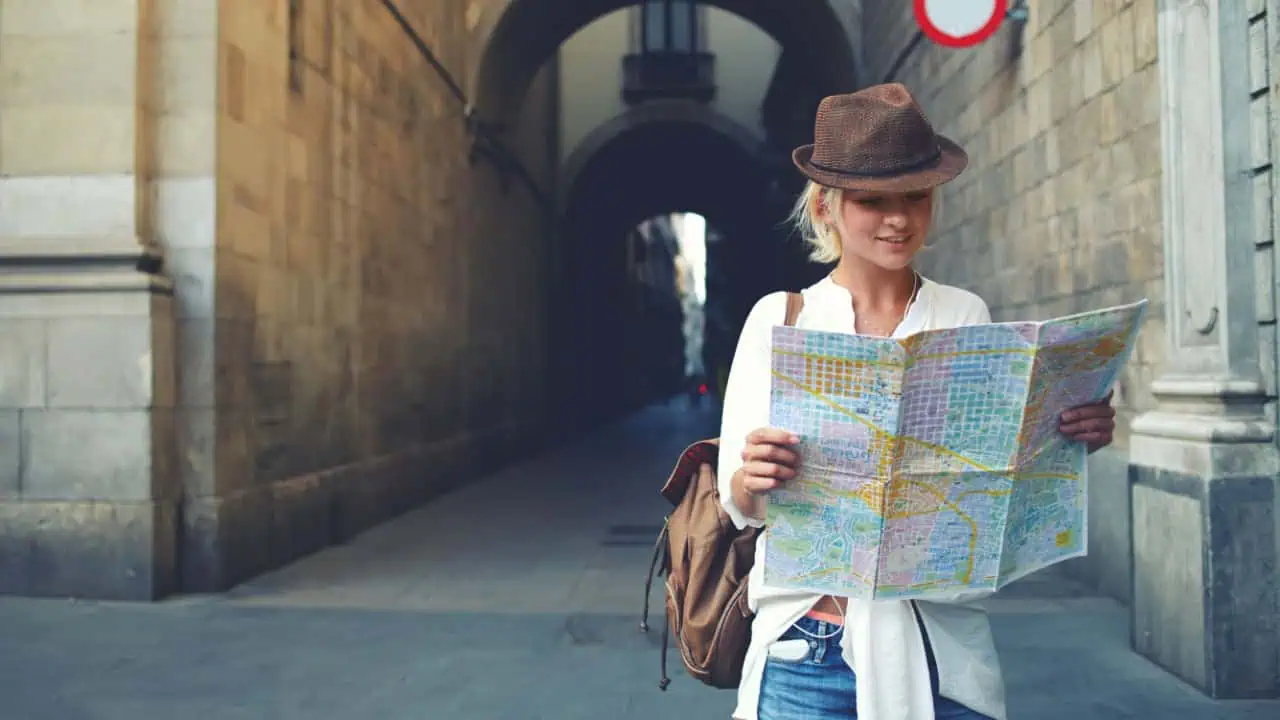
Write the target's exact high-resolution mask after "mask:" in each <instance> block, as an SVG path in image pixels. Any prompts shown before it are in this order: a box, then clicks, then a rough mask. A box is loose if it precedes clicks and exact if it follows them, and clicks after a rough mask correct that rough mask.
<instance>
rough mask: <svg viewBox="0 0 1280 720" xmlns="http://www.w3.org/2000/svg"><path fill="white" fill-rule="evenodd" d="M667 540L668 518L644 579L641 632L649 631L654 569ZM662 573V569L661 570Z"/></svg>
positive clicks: (665, 519) (664, 522) (663, 521)
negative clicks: (650, 593) (650, 597)
mask: <svg viewBox="0 0 1280 720" xmlns="http://www.w3.org/2000/svg"><path fill="white" fill-rule="evenodd" d="M666 541H667V518H663V520H662V530H661V531H660V532H659V533H658V540H657V541H656V542H655V543H654V544H653V557H651V558H650V559H649V575H648V577H646V578H645V580H644V612H643V613H642V614H641V616H640V632H642V633H647V632H649V590H650V589H651V588H652V587H653V575H654V569H655V568H657V567H658V558H660V557H662V556H663V552H662V550H663V548H664V547H666ZM659 575H661V571H659Z"/></svg>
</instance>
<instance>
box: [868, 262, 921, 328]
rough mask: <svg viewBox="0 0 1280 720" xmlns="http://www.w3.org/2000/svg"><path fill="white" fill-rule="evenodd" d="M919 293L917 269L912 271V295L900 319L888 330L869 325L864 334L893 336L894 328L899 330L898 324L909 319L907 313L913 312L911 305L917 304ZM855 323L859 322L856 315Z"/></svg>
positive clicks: (908, 298)
mask: <svg viewBox="0 0 1280 720" xmlns="http://www.w3.org/2000/svg"><path fill="white" fill-rule="evenodd" d="M919 293H920V274H919V273H917V272H915V271H912V272H911V295H910V296H908V297H907V304H906V305H904V306H903V308H902V315H900V316H899V317H898V321H897V322H896V323H894V324H893V326H892V327H890V328H889V329H888V330H885V329H884V328H882V327H879V326H877V327H867V328H865V330H867V331H868V332H866V333H862V334H869V335H875V336H878V337H890V336H892V335H893V331H894V330H897V329H898V326H899V325H901V324H902V322H903V321H904V320H906V319H907V313H909V312H911V306H912V305H914V304H915V302H916V296H917V295H918V294H919ZM854 324H855V325H856V324H857V319H856V317H855V320H854ZM854 332H857V328H856V327H855V328H854Z"/></svg>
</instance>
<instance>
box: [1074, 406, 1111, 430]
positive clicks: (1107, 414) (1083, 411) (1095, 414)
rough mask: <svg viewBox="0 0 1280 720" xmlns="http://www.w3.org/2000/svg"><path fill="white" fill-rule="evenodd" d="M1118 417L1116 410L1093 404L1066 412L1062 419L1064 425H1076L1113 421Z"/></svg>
mask: <svg viewBox="0 0 1280 720" xmlns="http://www.w3.org/2000/svg"><path fill="white" fill-rule="evenodd" d="M1115 416H1116V409H1115V408H1113V407H1111V406H1110V405H1108V404H1102V403H1097V404H1091V405H1081V406H1080V407H1074V408H1071V409H1070V410H1066V411H1064V412H1063V413H1062V417H1061V418H1060V420H1061V423H1062V425H1064V426H1066V425H1074V424H1076V423H1078V422H1080V421H1083V420H1092V419H1106V420H1112V419H1113V418H1115Z"/></svg>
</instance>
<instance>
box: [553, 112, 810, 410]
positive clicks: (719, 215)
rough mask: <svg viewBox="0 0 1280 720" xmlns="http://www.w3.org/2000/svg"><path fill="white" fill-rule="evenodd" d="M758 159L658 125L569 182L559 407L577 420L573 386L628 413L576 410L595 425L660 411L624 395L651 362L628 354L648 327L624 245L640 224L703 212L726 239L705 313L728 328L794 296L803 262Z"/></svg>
mask: <svg viewBox="0 0 1280 720" xmlns="http://www.w3.org/2000/svg"><path fill="white" fill-rule="evenodd" d="M754 150H755V149H754V148H750V147H744V146H742V145H741V144H739V143H736V142H735V141H734V138H732V137H729V136H727V135H725V134H724V133H722V132H721V131H719V130H717V129H715V128H712V127H708V126H707V125H704V124H698V123H695V122H680V121H656V122H651V123H646V124H643V125H640V126H637V127H634V128H630V129H627V130H625V131H623V132H621V133H619V134H618V135H617V136H616V137H614V138H613V139H611V140H610V141H609V142H608V143H607V144H605V145H604V146H602V147H600V148H599V149H598V150H596V151H595V152H594V154H593V155H592V156H591V158H590V159H589V160H588V161H587V162H586V163H585V165H584V166H583V167H582V168H581V171H580V172H578V173H577V174H576V175H574V176H573V177H572V184H571V185H570V186H569V189H568V192H567V196H568V200H567V203H566V212H565V216H564V224H563V226H562V232H563V233H564V235H563V243H564V245H563V248H564V255H563V258H564V263H565V271H564V274H563V275H562V277H564V278H565V287H564V293H565V294H564V296H563V297H562V298H561V302H562V303H563V304H561V305H559V306H558V307H557V308H556V314H555V316H554V317H555V318H556V319H557V321H559V322H562V323H563V325H557V327H561V328H563V330H564V335H563V336H560V338H558V340H557V342H555V343H553V347H554V348H556V350H557V352H558V353H563V354H562V355H561V356H560V357H559V358H558V359H556V360H553V369H554V370H555V371H557V372H563V373H564V375H563V380H562V382H564V383H565V384H564V386H563V387H565V388H566V389H565V391H564V392H563V393H560V392H557V393H556V396H557V397H560V398H564V399H566V401H568V402H567V403H566V405H564V406H561V407H564V408H565V409H567V410H568V411H569V412H570V413H573V412H574V408H573V405H572V401H569V398H572V397H574V395H573V394H572V392H571V390H570V389H569V388H570V387H572V386H579V387H589V388H599V389H605V388H608V389H609V390H610V391H611V392H617V396H618V398H619V402H620V403H624V404H620V405H619V407H617V408H609V409H605V408H600V407H598V406H597V407H595V408H592V407H591V406H590V405H582V406H579V407H578V409H577V412H578V413H579V415H580V416H581V414H582V413H586V414H587V415H586V417H590V415H591V414H594V413H598V412H601V411H605V412H607V411H608V410H614V411H617V410H626V409H634V407H635V404H636V403H637V401H639V402H644V401H655V400H659V399H661V398H660V397H647V398H646V397H643V396H640V397H637V395H636V394H635V393H634V392H628V390H629V388H628V387H627V385H628V384H630V383H635V382H636V380H637V379H638V378H641V377H644V376H645V374H646V372H647V369H646V368H644V367H637V366H636V365H635V360H637V359H639V358H643V357H646V356H643V355H637V354H636V353H634V352H631V353H629V352H628V350H627V344H626V342H625V341H626V339H627V338H628V336H629V335H631V334H632V333H634V330H635V328H634V326H635V324H636V323H637V321H639V320H640V318H638V317H634V316H632V315H630V314H629V313H632V312H634V311H633V310H631V309H630V308H629V307H628V306H627V305H626V294H625V287H624V286H623V284H624V282H625V277H624V275H623V269H624V267H625V261H626V257H625V253H626V252H627V247H628V246H627V245H626V243H625V240H626V238H627V234H628V233H629V232H630V230H631V228H633V227H634V226H635V225H636V224H637V223H639V222H640V221H642V220H644V219H646V218H649V217H652V216H655V215H660V214H666V213H672V212H694V213H697V214H699V215H701V216H703V217H704V218H706V221H707V223H708V225H709V226H711V227H714V228H715V229H717V230H718V231H719V232H720V233H721V234H722V236H723V237H722V239H721V240H720V242H719V243H718V244H717V245H716V246H715V249H716V250H718V252H714V254H712V255H710V256H709V257H708V259H707V272H708V275H709V276H711V277H715V278H720V283H719V289H717V290H716V291H713V292H712V294H710V295H709V297H708V303H710V304H711V307H712V308H715V307H716V306H720V308H721V309H722V312H724V314H725V315H726V316H727V317H729V318H732V319H733V320H732V321H731V322H736V321H740V319H741V318H742V317H745V312H746V310H747V309H749V308H750V304H751V303H752V302H754V301H755V299H756V298H758V297H760V295H762V294H763V293H764V292H767V291H768V290H771V289H775V288H780V287H784V286H788V284H789V281H790V280H791V279H792V278H791V277H789V276H788V271H789V270H790V271H791V272H792V273H794V272H795V270H796V269H795V268H792V267H790V266H789V265H788V261H790V260H792V259H793V258H794V253H793V254H788V253H787V252H786V250H787V248H786V245H785V235H786V231H785V228H781V227H780V225H781V223H780V221H781V219H782V218H783V217H785V209H782V208H779V207H778V206H777V203H776V202H773V203H771V200H772V199H774V198H773V195H772V194H771V185H770V179H771V176H772V170H773V168H772V167H771V166H770V165H769V164H768V159H767V157H762V156H761V155H760V154H758V153H756V152H753V151H754ZM575 338H576V339H577V341H576V342H575ZM557 384H559V383H557ZM662 389H664V390H666V391H667V392H670V391H671V390H672V388H671V387H670V386H667V387H665V388H662ZM659 392H661V390H659ZM596 397H598V396H596ZM628 405H630V407H628ZM597 419H598V416H597Z"/></svg>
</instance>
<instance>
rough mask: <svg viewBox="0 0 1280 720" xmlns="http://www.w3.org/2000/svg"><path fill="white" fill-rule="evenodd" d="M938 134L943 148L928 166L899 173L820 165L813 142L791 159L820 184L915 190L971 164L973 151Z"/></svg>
mask: <svg viewBox="0 0 1280 720" xmlns="http://www.w3.org/2000/svg"><path fill="white" fill-rule="evenodd" d="M937 137H938V147H939V149H940V150H941V152H940V153H939V154H938V159H937V161H935V162H934V163H933V164H932V165H929V166H928V167H924V168H919V169H916V170H912V171H911V172H907V173H899V174H897V175H874V176H873V175H858V174H854V173H843V172H839V171H834V170H828V169H824V168H820V167H817V166H815V165H814V164H813V162H812V160H813V145H812V144H809V145H801V146H800V147H798V148H796V149H795V150H793V151H792V152H791V161H792V162H793V163H795V166H796V168H798V169H799V170H800V172H802V173H804V175H805V176H806V177H808V178H809V179H810V180H813V181H814V182H816V183H818V184H819V185H825V186H827V187H834V188H841V189H843V190H864V191H868V192H912V191H915V190H927V189H929V188H932V187H937V186H938V185H942V184H944V183H947V182H950V181H951V180H954V179H955V178H956V176H957V175H959V174H960V173H962V172H964V169H965V167H967V166H968V165H969V155H968V154H967V153H966V152H965V151H964V149H963V148H961V147H960V146H959V145H957V144H956V143H955V142H953V141H952V140H951V139H950V138H946V137H943V136H941V135H939V136H937Z"/></svg>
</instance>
